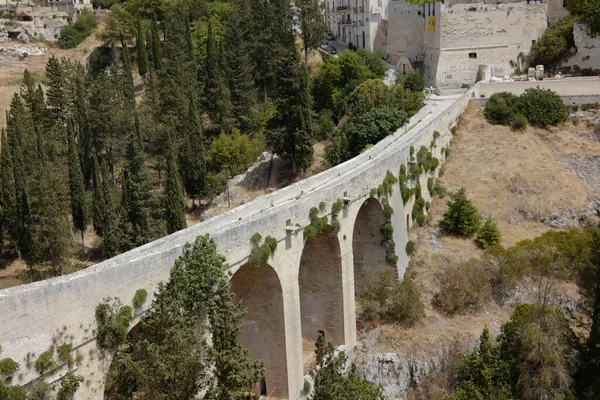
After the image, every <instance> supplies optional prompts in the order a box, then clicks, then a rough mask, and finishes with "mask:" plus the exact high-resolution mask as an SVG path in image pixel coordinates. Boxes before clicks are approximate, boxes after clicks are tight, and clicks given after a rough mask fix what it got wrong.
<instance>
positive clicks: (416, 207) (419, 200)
mask: <svg viewBox="0 0 600 400" xmlns="http://www.w3.org/2000/svg"><path fill="white" fill-rule="evenodd" d="M424 208H425V200H424V199H423V196H422V195H421V186H420V185H417V187H416V188H415V203H414V204H413V208H412V218H413V221H417V223H418V224H419V226H423V224H424V223H425V221H426V217H425V213H424V212H423V209H424Z"/></svg>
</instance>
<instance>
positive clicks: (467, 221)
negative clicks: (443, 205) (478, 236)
mask: <svg viewBox="0 0 600 400" xmlns="http://www.w3.org/2000/svg"><path fill="white" fill-rule="evenodd" d="M447 205H448V209H447V210H446V212H445V213H444V219H443V220H442V222H440V227H441V228H442V229H443V230H444V231H446V232H447V233H449V234H453V235H459V236H466V237H471V236H473V235H474V234H475V233H476V232H477V231H478V230H479V227H480V226H481V217H480V216H479V213H478V211H477V208H475V206H474V205H473V203H471V200H469V199H468V198H467V193H466V190H465V188H464V187H463V188H460V190H459V191H458V192H456V193H454V194H453V195H452V196H451V197H450V200H449V201H448V203H447Z"/></svg>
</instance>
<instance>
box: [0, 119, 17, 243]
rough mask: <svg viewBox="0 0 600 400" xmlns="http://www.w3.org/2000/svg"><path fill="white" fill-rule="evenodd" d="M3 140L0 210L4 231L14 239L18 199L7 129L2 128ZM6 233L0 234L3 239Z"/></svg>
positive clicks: (0, 238)
mask: <svg viewBox="0 0 600 400" xmlns="http://www.w3.org/2000/svg"><path fill="white" fill-rule="evenodd" d="M1 139H2V141H1V143H0V146H1V147H0V184H1V186H0V190H1V192H0V210H1V211H2V221H1V222H2V226H1V229H2V233H4V232H6V233H8V234H9V235H10V237H11V238H12V239H13V240H14V239H16V238H17V232H16V227H17V221H16V208H17V204H16V203H17V199H16V193H15V176H14V166H13V162H12V157H11V154H10V151H9V146H8V140H7V138H6V131H5V130H4V129H2V138H1ZM3 238H4V235H0V240H3Z"/></svg>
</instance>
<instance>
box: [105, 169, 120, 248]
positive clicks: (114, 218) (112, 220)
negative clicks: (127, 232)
mask: <svg viewBox="0 0 600 400" xmlns="http://www.w3.org/2000/svg"><path fill="white" fill-rule="evenodd" d="M99 169H100V170H102V172H101V180H102V188H101V190H102V199H103V202H102V215H103V222H102V224H103V225H102V247H103V250H104V257H107V258H108V257H114V256H116V255H117V254H119V253H120V252H121V250H122V248H123V246H124V244H123V240H124V238H123V231H122V230H121V229H120V228H119V215H118V214H117V211H116V210H115V207H114V205H113V202H112V197H111V194H110V179H109V177H108V170H107V168H106V167H105V166H104V165H101V166H100V167H99Z"/></svg>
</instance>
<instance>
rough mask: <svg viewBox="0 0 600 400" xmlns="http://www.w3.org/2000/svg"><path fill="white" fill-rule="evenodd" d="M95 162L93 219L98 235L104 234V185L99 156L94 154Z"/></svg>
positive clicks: (93, 160) (93, 159)
mask: <svg viewBox="0 0 600 400" xmlns="http://www.w3.org/2000/svg"><path fill="white" fill-rule="evenodd" d="M92 162H93V164H92V165H93V179H92V188H93V196H92V221H93V223H94V231H95V232H96V234H97V235H99V236H102V227H103V226H104V202H105V199H104V192H103V185H102V178H101V176H102V171H101V170H100V164H99V163H98V157H96V155H95V154H94V155H93V156H92Z"/></svg>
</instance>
